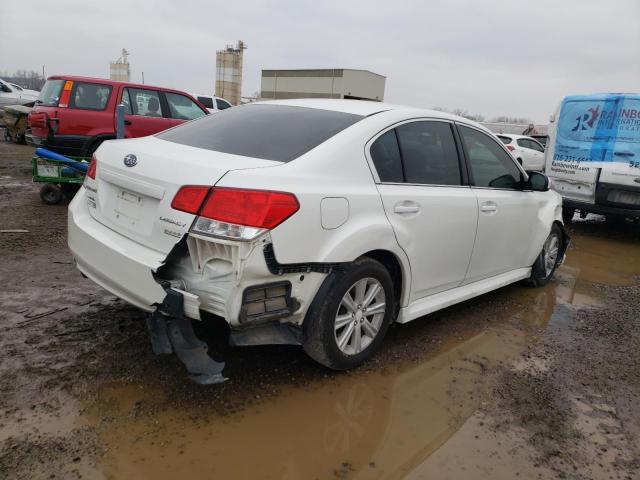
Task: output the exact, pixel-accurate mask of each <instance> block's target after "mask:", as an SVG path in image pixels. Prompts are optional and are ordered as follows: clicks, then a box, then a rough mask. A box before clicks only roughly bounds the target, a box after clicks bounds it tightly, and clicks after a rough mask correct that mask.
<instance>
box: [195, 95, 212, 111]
mask: <svg viewBox="0 0 640 480" xmlns="http://www.w3.org/2000/svg"><path fill="white" fill-rule="evenodd" d="M198 101H199V102H200V103H201V104H202V105H204V106H205V107H207V108H213V98H211V97H198Z"/></svg>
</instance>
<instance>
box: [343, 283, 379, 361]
mask: <svg viewBox="0 0 640 480" xmlns="http://www.w3.org/2000/svg"><path fill="white" fill-rule="evenodd" d="M385 300H386V299H385V294H384V288H383V286H382V284H381V283H380V282H379V281H378V280H376V279H375V278H371V277H367V278H362V279H360V280H358V281H357V282H355V283H354V284H353V285H351V287H350V288H349V289H348V290H347V292H346V293H345V294H344V296H343V297H342V300H341V301H340V305H339V306H338V311H337V312H336V316H335V321H334V334H335V340H336V344H337V346H338V348H339V349H340V351H341V352H342V353H345V354H347V355H357V354H358V353H360V352H362V351H363V350H364V349H366V348H367V347H368V346H369V345H370V344H371V342H372V341H373V340H374V339H375V338H376V336H377V335H378V332H379V331H380V327H381V326H382V322H383V321H384V317H385V313H386V311H387V307H386V302H385Z"/></svg>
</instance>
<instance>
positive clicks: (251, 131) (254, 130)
mask: <svg viewBox="0 0 640 480" xmlns="http://www.w3.org/2000/svg"><path fill="white" fill-rule="evenodd" d="M362 118H364V117H362V116H361V115H353V114H350V113H342V112H334V111H331V110H320V109H317V108H303V107H291V106H285V105H259V104H257V105H245V106H242V107H239V108H228V109H226V110H224V111H221V112H219V113H217V114H216V115H210V116H207V117H205V118H203V119H201V120H198V121H196V122H190V123H187V124H184V125H182V126H180V127H176V128H173V129H171V130H168V131H166V132H163V133H160V134H158V135H157V137H158V138H161V139H163V140H167V141H169V142H175V143H180V144H183V145H189V146H191V147H197V148H204V149H207V150H213V151H216V152H224V153H231V154H234V155H242V156H245V157H254V158H262V159H265V160H276V161H278V162H288V161H291V160H293V159H294V158H297V157H299V156H300V155H302V154H304V153H306V152H308V151H309V150H311V149H312V148H314V147H316V146H318V145H320V144H321V143H322V142H324V141H326V140H327V139H329V138H331V137H332V136H334V135H335V134H336V133H338V132H340V131H342V130H344V129H345V128H347V127H349V126H350V125H353V124H354V123H356V122H357V121H358V120H360V119H362Z"/></svg>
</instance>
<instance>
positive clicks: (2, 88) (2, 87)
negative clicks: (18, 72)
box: [0, 79, 40, 107]
mask: <svg viewBox="0 0 640 480" xmlns="http://www.w3.org/2000/svg"><path fill="white" fill-rule="evenodd" d="M38 95H40V92H37V91H35V90H29V89H27V88H23V87H21V86H20V85H16V84H14V83H9V82H5V81H4V80H1V79H0V107H4V106H6V105H24V104H25V103H31V102H35V101H36V100H37V99H38Z"/></svg>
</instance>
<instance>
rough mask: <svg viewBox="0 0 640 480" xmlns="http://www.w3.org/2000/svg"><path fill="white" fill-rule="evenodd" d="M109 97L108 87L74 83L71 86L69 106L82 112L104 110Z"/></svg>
mask: <svg viewBox="0 0 640 480" xmlns="http://www.w3.org/2000/svg"><path fill="white" fill-rule="evenodd" d="M110 95H111V87H110V86H109V85H101V84H99V83H80V82H76V83H74V85H73V93H72V94H71V105H70V106H71V108H80V109H83V110H104V109H105V107H106V106H107V102H108V101H109V96H110Z"/></svg>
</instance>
